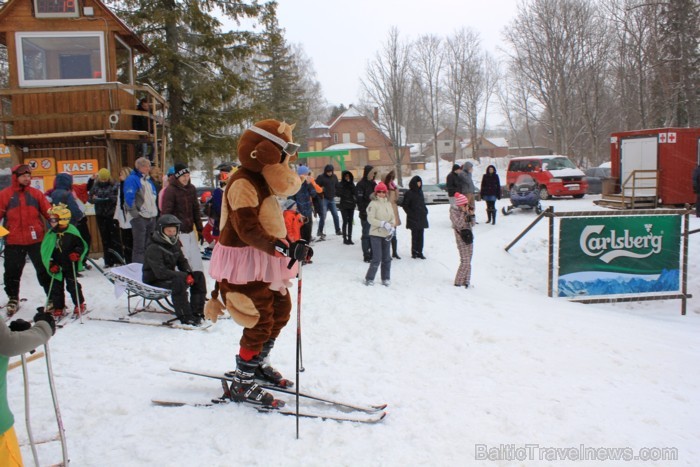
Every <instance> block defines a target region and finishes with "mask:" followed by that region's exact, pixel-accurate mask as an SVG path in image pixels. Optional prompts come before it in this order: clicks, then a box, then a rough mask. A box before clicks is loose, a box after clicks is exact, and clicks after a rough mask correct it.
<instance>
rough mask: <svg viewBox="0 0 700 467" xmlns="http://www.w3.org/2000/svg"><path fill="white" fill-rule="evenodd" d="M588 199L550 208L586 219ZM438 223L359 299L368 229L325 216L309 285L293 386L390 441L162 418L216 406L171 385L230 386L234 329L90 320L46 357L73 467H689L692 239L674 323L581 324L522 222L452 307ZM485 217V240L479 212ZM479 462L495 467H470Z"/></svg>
mask: <svg viewBox="0 0 700 467" xmlns="http://www.w3.org/2000/svg"><path fill="white" fill-rule="evenodd" d="M444 175H446V172H441V177H444ZM502 176H504V174H502ZM593 199H594V198H593V197H588V196H587V197H585V198H584V199H582V200H571V199H560V200H553V201H546V202H544V203H543V204H544V206H545V207H546V206H550V205H552V206H554V207H555V209H556V210H559V211H561V210H567V211H570V210H589V209H593V204H592V200H593ZM507 204H508V202H507V200H503V201H500V202H499V207H501V206H505V205H507ZM447 210H448V208H447V206H444V205H442V206H431V207H430V214H429V220H430V229H428V230H427V231H426V235H425V237H426V247H425V251H424V253H425V255H426V257H427V258H428V259H427V260H424V261H423V260H414V259H411V258H410V251H409V245H410V234H409V232H408V231H407V230H406V229H405V228H403V227H402V228H400V229H399V231H398V240H399V254H400V255H401V256H402V258H403V259H401V260H400V261H398V260H395V261H394V262H393V264H392V284H391V287H389V288H386V287H382V286H379V285H375V286H374V287H366V286H364V285H363V284H362V278H363V276H364V274H365V271H366V269H367V265H366V264H365V263H363V262H362V254H361V249H360V244H359V231H360V228H359V220H356V226H355V231H354V240H355V243H356V244H355V245H354V246H347V245H343V244H342V241H341V239H340V238H339V237H336V236H334V235H332V221H331V219H330V216H329V218H328V220H327V222H329V223H330V225H331V227H327V230H326V232H327V233H329V235H328V239H327V240H326V241H325V242H321V243H317V244H315V246H314V248H315V253H316V254H315V256H314V262H313V264H312V265H310V266H308V267H304V270H303V304H302V310H301V315H302V338H303V364H304V367H305V368H306V371H305V372H304V373H302V374H301V387H302V388H303V389H304V390H307V391H311V392H315V393H320V394H325V395H328V396H332V397H335V398H338V399H344V400H348V401H356V402H358V403H380V402H385V403H388V404H389V407H388V411H389V415H388V417H387V418H386V419H385V420H384V421H383V422H382V423H380V424H377V425H359V424H352V423H337V422H333V421H320V420H305V419H302V420H301V422H300V439H299V440H297V439H295V420H294V418H290V417H282V416H277V415H265V414H257V413H256V412H255V411H253V410H252V409H251V408H249V407H245V406H244V407H241V406H237V405H235V404H229V405H226V406H217V407H211V408H195V407H182V408H163V407H154V406H152V405H151V402H150V401H151V399H152V398H162V399H180V400H187V401H193V402H196V401H207V400H208V399H209V398H211V397H215V396H218V395H219V394H220V388H219V383H218V382H217V381H215V380H210V379H206V378H199V377H194V376H192V377H190V376H187V375H183V374H179V373H174V372H171V371H169V367H170V366H183V367H189V368H198V369H203V370H227V369H232V368H234V366H235V364H234V361H235V360H234V356H235V354H236V352H237V350H238V339H239V337H240V328H239V327H238V326H237V325H236V324H235V323H233V322H232V321H231V320H223V321H219V322H218V323H216V324H215V325H214V326H213V327H211V328H210V329H208V330H206V331H185V330H176V329H167V328H159V327H150V326H139V325H129V324H118V323H112V322H103V321H90V320H86V321H85V324H82V325H81V324H79V323H77V322H74V323H71V324H70V325H68V326H66V327H65V328H64V329H62V330H59V332H58V333H57V334H56V336H55V337H54V338H53V339H52V340H51V350H52V357H53V366H54V372H55V378H56V383H57V386H58V395H59V401H60V404H61V408H62V413H63V421H64V424H65V428H66V434H67V438H68V452H69V455H70V459H71V465H74V466H234V465H241V466H243V465H261V466H267V465H290V466H329V465H334V466H335V465H342V466H406V465H421V466H422V465H430V466H438V465H439V466H447V465H484V466H511V465H518V466H520V465H527V466H531V465H532V466H545V465H547V466H550V465H551V466H562V465H576V466H588V465H591V466H593V465H595V466H600V465H620V464H621V462H619V461H613V460H608V461H607V462H600V461H595V460H580V461H577V462H573V461H564V460H560V459H558V458H553V457H548V456H552V455H555V454H554V452H553V451H551V450H549V451H548V450H546V449H551V448H560V449H565V448H571V449H572V451H573V452H568V454H569V455H570V456H571V455H574V456H575V455H579V454H578V453H581V452H583V453H584V454H586V455H589V456H590V455H591V452H592V451H591V450H593V449H598V448H630V449H631V450H632V451H631V453H632V455H637V454H640V450H642V449H643V448H674V449H676V450H677V455H678V460H677V461H675V462H669V461H664V460H657V461H646V462H643V461H641V460H636V461H632V462H626V463H625V464H626V465H644V466H647V465H649V466H652V465H653V466H676V465H678V466H681V465H683V466H693V465H697V459H700V434H698V430H697V424H698V420H699V419H700V418H699V415H700V402H699V401H698V397H697V394H698V393H699V391H700V373H698V371H697V368H698V360H699V358H700V339H699V338H698V336H699V335H700V305H698V297H700V285H698V281H697V280H696V278H697V277H698V276H700V267H699V266H698V264H697V262H696V261H694V258H695V257H696V256H697V252H698V249H699V248H700V235H692V236H691V238H690V268H689V274H688V276H689V292H690V293H692V294H693V295H694V296H695V297H696V298H693V299H691V300H690V301H689V306H688V314H687V316H681V314H680V301H650V302H637V303H620V304H606V305H582V304H575V303H569V302H567V301H565V300H562V299H555V298H548V297H547V225H546V222H542V223H540V224H539V225H538V226H536V227H535V228H534V229H533V230H532V231H530V232H529V233H528V234H527V235H526V236H525V237H524V238H523V239H522V240H521V241H520V242H519V243H518V244H517V245H516V246H514V247H513V248H512V249H511V250H510V252H508V253H506V252H505V251H504V247H505V246H506V245H507V244H508V243H510V242H511V241H512V240H513V239H514V238H515V237H516V236H517V235H518V234H519V233H520V232H521V231H522V230H523V229H524V228H525V227H526V226H527V225H528V224H529V223H530V222H531V221H532V220H533V219H534V218H535V215H534V213H528V212H524V211H520V210H516V212H515V213H514V214H513V215H511V216H508V217H505V216H503V215H499V217H498V222H497V225H495V226H493V225H486V224H484V223H481V224H479V225H477V226H476V228H475V236H476V240H475V256H474V260H473V263H472V264H473V275H472V284H473V287H471V288H469V289H468V290H465V289H463V288H456V287H454V286H453V285H452V284H453V278H454V274H455V271H456V268H457V264H458V258H457V250H456V247H455V244H454V237H453V233H452V231H451V229H450V225H449V220H448V213H447ZM477 214H478V219H480V220H481V221H482V222H483V221H484V219H485V217H486V214H485V207H484V204H483V203H479V204H478V211H477ZM404 220H405V218H404ZM691 228H700V219H696V218H694V217H693V218H692V219H691ZM99 262H100V264H101V260H99ZM82 282H83V284H84V286H85V288H86V296H87V303H88V305H89V307H90V308H91V309H92V310H93V312H92V313H93V315H94V316H96V317H118V316H124V315H125V313H126V298H125V297H122V298H119V299H115V298H114V294H113V289H112V285H111V284H110V283H109V282H108V281H107V280H106V279H105V278H104V277H103V276H101V275H100V273H99V272H98V271H96V270H94V269H93V270H92V271H88V272H86V273H85V277H84V278H83V280H82ZM210 287H211V281H210ZM39 292H40V291H39V288H38V285H37V283H36V278H35V277H34V272H33V269H32V267H31V265H27V268H26V269H25V274H24V278H23V281H22V296H23V297H27V298H28V299H29V300H28V302H25V303H24V304H23V308H22V310H20V312H19V315H18V316H19V317H22V318H25V319H29V318H31V316H33V314H34V308H35V307H36V306H39V305H41V299H40V298H39V297H40V293H39ZM291 293H292V297H293V303H294V304H295V306H294V309H293V316H292V320H291V321H290V324H289V325H288V326H287V328H286V329H285V330H284V331H283V333H282V335H281V337H280V339H279V340H278V343H277V347H276V348H275V350H274V353H273V355H272V357H273V362H274V363H275V365H276V366H277V367H278V368H279V369H280V370H282V371H283V372H284V373H285V374H286V376H288V377H290V378H292V379H293V378H294V369H295V344H296V322H295V317H296V297H297V291H296V285H295V286H294V288H293V289H292V291H291ZM151 318H153V319H156V320H157V319H160V317H159V316H155V315H153V316H151ZM29 369H30V380H31V407H32V421H33V428H34V433H35V436H36V438H38V439H42V438H50V437H52V436H53V435H54V434H55V433H56V425H55V421H54V419H53V412H52V409H51V401H50V395H49V390H48V385H47V379H46V372H45V365H44V361H43V360H39V361H35V362H32V363H30V364H29ZM8 387H9V398H10V404H11V407H12V409H13V411H14V413H15V417H16V423H15V427H16V430H17V434H18V436H19V438H20V442H21V443H23V444H24V446H23V448H22V452H23V455H24V460H25V463H26V465H32V458H31V452H30V450H29V448H28V446H26V442H27V435H26V430H25V424H24V415H23V405H24V397H23V394H22V375H21V371H20V370H13V371H10V373H9V375H8ZM526 446H530V447H529V448H527V447H526ZM538 448H539V450H538ZM484 452H486V453H488V454H489V455H490V459H491V460H488V459H487V460H478V459H479V457H478V455H479V454H482V453H484ZM595 452H596V453H597V454H598V455H604V454H606V453H608V451H605V452H604V451H602V450H597V451H595ZM562 453H563V451H559V454H560V455H561V454H562ZM646 453H647V451H641V454H642V455H644V454H646ZM39 454H40V458H41V461H42V465H48V464H52V463H56V462H59V460H60V445H59V444H58V443H57V442H50V443H46V444H43V445H42V446H41V449H40V451H39ZM651 454H652V455H655V454H658V452H657V451H651ZM516 456H524V457H521V458H520V459H519V460H518V459H516ZM497 458H500V460H498V459H497Z"/></svg>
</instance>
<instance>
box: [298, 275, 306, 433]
mask: <svg viewBox="0 0 700 467" xmlns="http://www.w3.org/2000/svg"><path fill="white" fill-rule="evenodd" d="M303 264H304V262H303V261H299V286H298V292H297V391H296V402H297V413H296V418H297V439H299V372H300V371H303V370H302V369H301V271H302V270H303V269H304V268H303Z"/></svg>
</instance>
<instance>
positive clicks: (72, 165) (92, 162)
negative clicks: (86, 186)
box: [58, 159, 100, 175]
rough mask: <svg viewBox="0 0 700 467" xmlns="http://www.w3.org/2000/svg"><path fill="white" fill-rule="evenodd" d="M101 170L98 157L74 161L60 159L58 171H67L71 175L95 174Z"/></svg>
mask: <svg viewBox="0 0 700 467" xmlns="http://www.w3.org/2000/svg"><path fill="white" fill-rule="evenodd" d="M98 170H100V166H99V161H98V160H97V159H83V160H74V161H59V162H58V173H63V172H67V173H69V174H71V175H93V174H96V173H97V171H98Z"/></svg>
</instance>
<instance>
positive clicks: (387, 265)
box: [365, 182, 396, 287]
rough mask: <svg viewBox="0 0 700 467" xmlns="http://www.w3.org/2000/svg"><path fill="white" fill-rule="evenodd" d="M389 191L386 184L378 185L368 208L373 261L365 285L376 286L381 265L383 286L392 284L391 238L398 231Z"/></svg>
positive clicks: (380, 183)
mask: <svg viewBox="0 0 700 467" xmlns="http://www.w3.org/2000/svg"><path fill="white" fill-rule="evenodd" d="M388 191H389V190H388V189H387V186H386V184H384V182H379V183H377V186H376V187H375V188H374V194H373V195H372V197H371V199H372V201H371V202H370V203H369V206H367V222H368V223H369V225H370V227H369V241H370V244H371V245H372V260H371V261H370V264H369V269H367V274H365V285H374V277H375V276H376V275H377V269H379V266H380V264H381V278H382V285H384V286H386V287H389V285H390V284H391V238H392V237H393V236H394V232H395V230H396V217H395V216H394V208H393V206H392V205H391V203H390V202H389V200H388V198H387V193H388Z"/></svg>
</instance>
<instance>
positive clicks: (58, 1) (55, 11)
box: [34, 0, 79, 18]
mask: <svg viewBox="0 0 700 467" xmlns="http://www.w3.org/2000/svg"><path fill="white" fill-rule="evenodd" d="M34 16H35V17H37V18H77V17H78V16H79V12H78V2H77V0H34Z"/></svg>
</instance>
